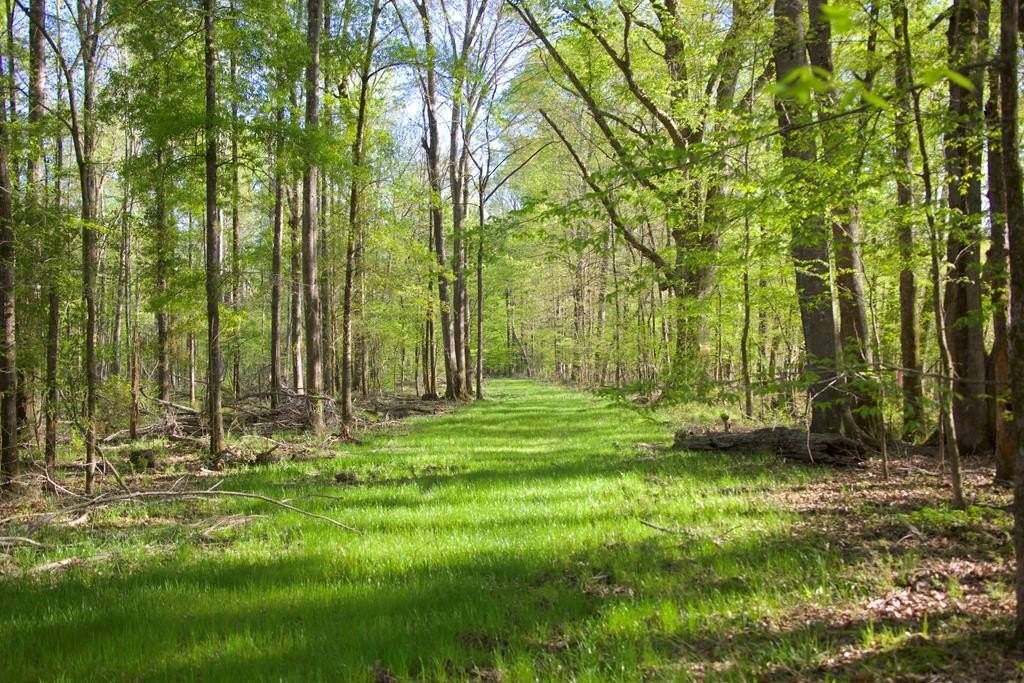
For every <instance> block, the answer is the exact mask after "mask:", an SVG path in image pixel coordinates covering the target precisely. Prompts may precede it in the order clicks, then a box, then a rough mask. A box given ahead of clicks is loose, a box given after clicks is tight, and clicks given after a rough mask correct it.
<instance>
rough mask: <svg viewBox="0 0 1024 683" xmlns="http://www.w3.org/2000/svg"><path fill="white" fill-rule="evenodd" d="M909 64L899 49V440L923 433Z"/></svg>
mask: <svg viewBox="0 0 1024 683" xmlns="http://www.w3.org/2000/svg"><path fill="white" fill-rule="evenodd" d="M905 6H906V3H905V0H894V2H893V19H894V23H895V25H896V35H897V37H898V36H901V35H903V32H904V31H906V30H907V27H905V26H903V23H902V22H903V17H904V13H903V12H904V9H905ZM911 87H912V83H911V80H910V64H909V63H908V62H907V56H906V54H905V53H904V51H903V50H900V49H898V50H896V97H897V102H896V107H895V108H894V112H895V115H894V118H893V129H894V131H893V132H894V156H895V161H896V169H895V170H896V174H897V175H896V204H897V206H898V207H899V209H900V214H899V235H898V241H899V253H900V366H901V369H902V394H903V438H904V439H913V438H915V437H918V436H921V434H922V433H923V431H924V389H923V386H922V381H921V370H922V368H921V358H920V347H921V339H920V337H921V335H920V331H919V329H918V328H919V324H918V313H917V306H918V304H917V281H916V276H915V274H914V261H913V259H914V227H913V223H912V222H911V219H910V212H911V209H912V208H913V204H914V188H913V184H912V179H913V177H914V162H913V159H912V156H911V146H910V145H911V131H910V121H909V120H908V116H909V114H910V111H911V106H912V105H911V102H910V89H911Z"/></svg>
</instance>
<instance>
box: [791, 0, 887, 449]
mask: <svg viewBox="0 0 1024 683" xmlns="http://www.w3.org/2000/svg"><path fill="white" fill-rule="evenodd" d="M824 6H825V2H824V1H823V0H809V1H808V14H809V27H810V28H809V30H808V35H807V53H808V56H809V57H810V63H811V66H813V67H815V68H818V69H821V70H822V71H823V72H824V73H827V74H829V76H830V77H831V76H832V75H833V74H834V73H835V63H834V61H833V56H832V27H831V23H830V21H829V19H828V17H827V16H826V15H825V11H824V9H823V8H824ZM868 47H869V49H873V43H872V42H870V41H869V44H868ZM872 68H873V67H872ZM869 73H873V72H869ZM870 80H871V76H870V75H869V77H868V78H867V79H865V82H866V84H867V85H870ZM835 100H836V98H835V94H834V93H833V92H831V91H829V92H827V93H825V95H824V96H823V97H822V98H821V102H822V104H821V106H820V108H819V111H818V117H819V124H820V128H821V135H822V145H821V148H822V159H820V160H819V163H821V164H823V165H829V166H833V167H840V168H843V167H845V168H848V169H849V175H850V176H851V178H850V180H851V182H855V181H856V175H857V174H858V173H859V172H860V163H854V162H853V161H852V160H849V159H844V158H843V155H844V152H842V151H840V150H841V149H842V146H841V145H840V144H838V143H839V140H840V139H841V137H842V136H844V135H846V134H847V131H846V130H844V128H843V127H842V126H843V124H842V123H841V122H837V121H832V120H829V119H828V117H829V116H830V115H831V114H832V113H833V110H834V106H835ZM856 120H857V121H858V122H860V121H862V120H863V119H862V118H858V119H856ZM847 191H848V188H847V187H843V188H841V189H840V192H841V193H845V192H847ZM836 201H837V206H836V208H835V209H834V210H833V212H832V215H831V217H830V220H831V223H832V246H833V250H834V253H835V284H836V294H837V298H838V310H839V338H838V340H837V345H836V346H837V350H838V354H839V355H838V360H839V362H840V365H841V367H842V368H843V369H844V370H846V371H848V375H849V376H848V377H846V378H845V379H844V380H843V382H842V383H843V385H844V387H843V392H844V393H845V394H846V395H847V396H848V397H849V400H848V404H849V410H847V409H846V407H845V406H844V407H843V417H844V421H845V422H846V425H847V428H848V431H850V432H852V433H851V434H850V436H861V435H863V436H868V437H869V438H874V436H875V435H876V434H877V433H878V424H877V423H878V420H877V418H876V415H875V413H876V412H877V408H878V400H877V396H875V391H874V390H873V389H872V388H870V387H869V386H867V383H866V382H865V381H864V380H863V379H862V377H863V374H864V372H865V371H866V370H868V369H869V368H870V367H871V366H872V362H871V344H870V336H869V334H868V319H867V305H866V304H865V299H864V282H863V280H862V278H861V272H862V271H863V266H862V265H861V257H860V220H859V209H858V207H857V205H856V204H855V203H854V202H853V200H852V198H850V197H847V196H845V195H844V194H841V195H840V196H838V197H836Z"/></svg>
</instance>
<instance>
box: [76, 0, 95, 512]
mask: <svg viewBox="0 0 1024 683" xmlns="http://www.w3.org/2000/svg"><path fill="white" fill-rule="evenodd" d="M100 19H101V17H99V16H94V15H93V8H90V7H89V6H88V5H87V4H86V2H85V0H78V17H77V20H78V27H77V28H78V36H79V42H80V43H81V55H82V57H81V61H82V72H83V73H82V105H81V108H80V110H79V111H78V114H77V119H78V123H77V124H75V130H73V131H72V138H73V141H74V143H75V159H76V161H77V163H78V179H79V186H80V188H79V189H80V190H81V213H80V215H81V219H82V299H83V302H84V306H85V336H84V339H83V346H84V361H85V368H84V369H85V387H86V388H85V411H84V415H83V417H82V421H83V423H84V425H85V464H86V467H85V490H86V493H92V488H93V480H94V479H95V476H96V399H97V397H96V391H97V383H98V381H99V375H98V372H97V359H96V328H97V314H96V306H97V301H96V267H97V263H96V260H97V250H96V239H97V230H96V225H95V223H96V220H97V218H98V216H97V211H96V209H97V200H98V195H99V179H98V177H97V169H96V166H95V161H94V158H93V155H94V151H95V147H96V128H95V127H96V120H95V113H96V112H95V106H96V74H97V69H98V66H99V64H98V53H99V46H98V40H99V36H98V31H99V22H100ZM68 96H69V98H70V97H71V92H70V89H69V93H68ZM76 108H77V107H74V106H73V107H72V109H76Z"/></svg>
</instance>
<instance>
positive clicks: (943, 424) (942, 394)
mask: <svg viewBox="0 0 1024 683" xmlns="http://www.w3.org/2000/svg"><path fill="white" fill-rule="evenodd" d="M899 5H900V6H899V9H898V11H899V13H900V20H899V22H898V26H899V27H900V30H901V35H900V36H898V37H897V38H898V41H899V42H900V44H901V48H902V50H903V56H904V60H905V61H904V63H905V64H906V65H907V77H908V78H907V80H908V82H909V83H913V82H914V78H913V73H912V72H911V67H910V65H911V64H913V59H912V53H911V48H910V30H909V24H910V21H909V19H908V13H907V6H906V4H905V3H903V2H900V3H899ZM911 102H912V103H913V113H914V131H915V132H916V133H917V150H918V153H919V154H920V156H921V179H922V182H923V184H924V209H925V219H926V222H927V224H928V246H929V252H930V257H931V259H930V260H931V276H932V313H933V315H934V316H935V338H936V341H937V343H938V347H939V349H938V350H939V375H940V377H941V384H940V386H939V401H940V405H939V426H940V439H939V440H940V443H941V444H942V451H943V456H944V457H946V458H947V459H948V460H949V464H950V479H951V483H952V485H953V505H954V506H956V507H958V508H963V507H965V504H964V492H963V482H962V480H961V477H960V449H959V446H958V440H957V432H956V421H955V420H954V419H953V405H952V401H953V393H954V381H953V374H952V373H953V360H952V356H951V354H950V350H949V331H948V327H947V322H946V315H945V309H944V308H943V305H942V293H941V289H942V267H941V258H940V255H939V230H938V226H937V225H936V221H935V207H934V204H933V202H934V193H933V192H932V172H931V163H930V161H929V154H928V143H927V141H926V139H925V134H924V118H923V117H922V115H921V93H920V91H919V90H913V91H911Z"/></svg>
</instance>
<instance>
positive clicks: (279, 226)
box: [270, 106, 284, 408]
mask: <svg viewBox="0 0 1024 683" xmlns="http://www.w3.org/2000/svg"><path fill="white" fill-rule="evenodd" d="M275 116H276V121H277V131H276V136H277V137H276V138H275V143H274V210H273V211H274V215H273V217H272V219H271V220H272V224H273V231H274V234H273V238H272V240H273V253H272V255H271V263H270V407H271V408H277V407H278V406H279V405H281V387H282V386H283V384H282V380H281V367H282V366H281V250H282V242H283V229H284V161H283V155H284V130H283V128H284V107H283V106H282V107H278V108H277V112H276V115H275Z"/></svg>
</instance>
